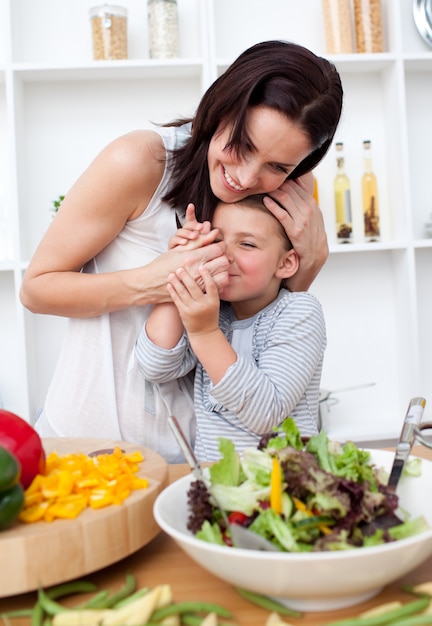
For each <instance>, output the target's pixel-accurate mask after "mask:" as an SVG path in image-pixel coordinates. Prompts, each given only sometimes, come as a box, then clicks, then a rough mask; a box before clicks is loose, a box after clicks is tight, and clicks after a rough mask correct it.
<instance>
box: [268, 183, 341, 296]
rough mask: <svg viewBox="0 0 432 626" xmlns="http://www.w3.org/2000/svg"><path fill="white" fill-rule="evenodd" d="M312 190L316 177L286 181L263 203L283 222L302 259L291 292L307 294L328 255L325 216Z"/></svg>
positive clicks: (291, 285) (290, 282)
mask: <svg viewBox="0 0 432 626" xmlns="http://www.w3.org/2000/svg"><path fill="white" fill-rule="evenodd" d="M312 190H313V176H312V174H311V173H309V174H305V176H302V177H301V178H298V179H296V180H288V181H285V182H284V183H283V185H281V187H279V189H277V190H276V191H272V193H271V196H266V197H265V198H264V204H265V205H266V207H267V208H268V210H269V211H270V212H271V213H272V214H273V215H274V216H275V217H276V218H277V219H278V220H279V221H280V222H281V224H282V226H283V227H284V229H285V231H286V233H287V235H288V237H289V238H290V240H291V242H292V244H293V246H294V249H295V251H296V252H297V254H298V256H299V259H300V267H299V269H298V272H297V273H296V274H295V275H294V276H292V277H291V278H290V279H289V280H288V281H287V282H288V286H289V288H290V289H291V290H292V291H307V290H308V289H309V287H310V286H311V284H312V282H313V281H314V279H315V278H316V276H317V275H318V273H319V271H320V270H321V268H322V266H323V265H324V263H325V262H326V260H327V258H328V254H329V248H328V241H327V235H326V232H325V228H324V219H323V215H322V212H321V209H320V208H319V206H318V205H317V203H316V202H315V200H314V199H313V197H312ZM272 198H274V200H273V199H272ZM275 200H276V202H275ZM281 206H282V207H283V208H281Z"/></svg>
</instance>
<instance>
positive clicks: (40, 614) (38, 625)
mask: <svg viewBox="0 0 432 626" xmlns="http://www.w3.org/2000/svg"><path fill="white" fill-rule="evenodd" d="M43 618H44V610H43V608H42V605H41V603H40V602H39V601H38V602H36V604H35V605H34V607H33V611H32V616H31V626H42V622H43Z"/></svg>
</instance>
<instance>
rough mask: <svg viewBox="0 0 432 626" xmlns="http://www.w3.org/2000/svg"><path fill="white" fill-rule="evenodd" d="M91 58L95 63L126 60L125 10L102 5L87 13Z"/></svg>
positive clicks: (110, 5)
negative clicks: (90, 38) (90, 39)
mask: <svg viewBox="0 0 432 626" xmlns="http://www.w3.org/2000/svg"><path fill="white" fill-rule="evenodd" d="M89 15H90V21H91V28H92V37H93V58H94V59H95V60H96V61H101V60H113V59H127V58H128V45H127V9H125V8H124V7H119V6H114V5H112V4H103V5H101V6H97V7H93V8H92V9H90V11H89Z"/></svg>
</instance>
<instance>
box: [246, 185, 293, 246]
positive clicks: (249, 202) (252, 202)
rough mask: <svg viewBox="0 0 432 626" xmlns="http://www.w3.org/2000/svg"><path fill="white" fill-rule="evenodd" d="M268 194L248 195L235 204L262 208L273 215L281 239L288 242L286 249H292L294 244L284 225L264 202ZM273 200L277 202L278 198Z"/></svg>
mask: <svg viewBox="0 0 432 626" xmlns="http://www.w3.org/2000/svg"><path fill="white" fill-rule="evenodd" d="M266 196H268V194H266V193H257V194H254V195H252V196H247V197H246V198H243V200H238V201H237V202H235V204H239V205H243V206H246V207H251V208H254V209H261V210H262V211H264V212H265V213H267V214H268V215H271V217H272V218H273V219H274V220H275V222H276V225H277V228H278V231H279V234H280V236H281V239H282V240H283V241H284V242H285V244H286V249H287V250H291V249H292V248H293V247H294V246H293V245H292V242H291V239H290V238H289V237H288V235H287V233H286V230H285V228H284V227H283V226H282V224H281V222H280V221H279V220H278V219H277V218H276V217H274V215H273V214H272V213H270V211H269V210H268V208H267V207H266V205H265V204H264V202H263V200H264V198H265V197H266ZM273 202H276V200H274V199H273ZM277 204H278V203H277ZM279 206H280V205H279ZM281 208H283V207H281Z"/></svg>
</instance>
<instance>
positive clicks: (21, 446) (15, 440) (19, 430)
mask: <svg viewBox="0 0 432 626" xmlns="http://www.w3.org/2000/svg"><path fill="white" fill-rule="evenodd" d="M0 446H3V447H4V448H6V449H7V450H9V451H10V452H12V454H14V455H15V456H16V458H17V459H18V461H19V463H20V465H21V477H20V483H21V485H22V486H23V488H24V489H27V487H28V486H29V485H30V483H31V482H32V480H33V478H34V477H35V476H36V474H43V473H44V471H45V451H44V449H43V446H42V441H41V439H40V437H39V435H38V433H37V432H36V431H35V429H34V428H33V427H32V426H31V425H30V424H29V423H28V422H26V421H25V420H24V419H22V418H21V417H18V415H15V413H11V412H10V411H6V410H4V409H0Z"/></svg>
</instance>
